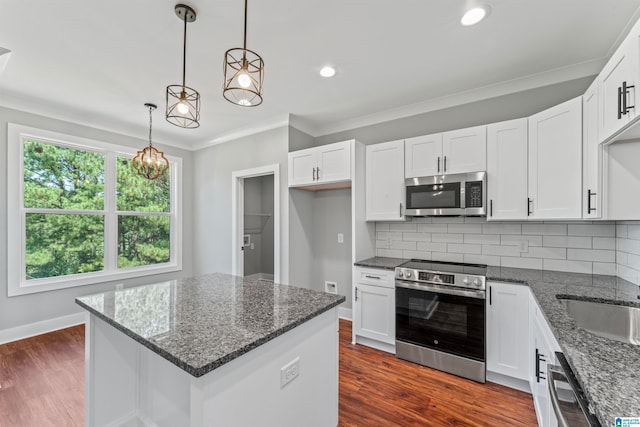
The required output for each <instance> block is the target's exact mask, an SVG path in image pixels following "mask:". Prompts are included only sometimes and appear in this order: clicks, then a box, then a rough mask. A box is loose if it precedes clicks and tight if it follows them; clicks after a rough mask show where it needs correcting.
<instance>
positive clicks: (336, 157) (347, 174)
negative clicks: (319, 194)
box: [316, 141, 351, 183]
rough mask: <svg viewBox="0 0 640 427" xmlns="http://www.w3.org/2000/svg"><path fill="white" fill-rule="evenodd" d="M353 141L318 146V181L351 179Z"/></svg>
mask: <svg viewBox="0 0 640 427" xmlns="http://www.w3.org/2000/svg"><path fill="white" fill-rule="evenodd" d="M350 142H351V141H344V142H338V143H335V144H329V145H324V146H321V147H317V166H316V167H317V169H316V182H317V183H325V182H333V181H345V180H349V179H351V144H350Z"/></svg>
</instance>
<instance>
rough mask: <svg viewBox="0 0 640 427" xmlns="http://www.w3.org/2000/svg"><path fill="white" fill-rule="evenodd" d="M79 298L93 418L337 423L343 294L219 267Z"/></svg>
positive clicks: (101, 422) (140, 422)
mask: <svg viewBox="0 0 640 427" xmlns="http://www.w3.org/2000/svg"><path fill="white" fill-rule="evenodd" d="M76 301H77V303H78V304H79V305H81V306H82V307H84V308H85V309H87V310H88V312H89V314H88V317H89V319H88V322H87V330H86V355H85V358H86V425H87V426H100V427H102V426H158V427H164V426H167V427H169V426H171V427H175V426H181V427H182V426H185V427H186V426H191V427H196V426H197V427H204V426H207V427H209V426H225V427H228V426H258V425H259V426H274V427H275V426H291V427H294V426H295V427H297V426H303V425H304V426H318V427H325V426H336V425H337V423H338V317H337V308H336V307H337V305H338V304H340V303H341V302H342V301H344V297H343V296H337V295H331V294H326V293H322V292H316V291H310V290H308V289H303V288H297V287H293V286H285V285H278V284H273V283H270V282H265V281H260V280H245V279H243V278H240V277H234V276H229V275H224V274H212V275H206V276H202V277H198V278H192V279H184V280H179V281H171V282H164V283H157V284H153V285H145V286H140V287H136V288H128V289H122V290H116V291H111V292H105V293H101V294H96V295H90V296H86V297H80V298H77V299H76ZM287 378H288V379H290V381H289V382H288V383H286V381H287ZM285 383H286V384H285Z"/></svg>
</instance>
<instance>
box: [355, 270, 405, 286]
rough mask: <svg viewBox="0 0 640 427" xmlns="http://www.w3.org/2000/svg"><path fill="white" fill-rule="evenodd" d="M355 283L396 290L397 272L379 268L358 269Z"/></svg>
mask: <svg viewBox="0 0 640 427" xmlns="http://www.w3.org/2000/svg"><path fill="white" fill-rule="evenodd" d="M355 273H356V274H354V281H355V282H356V283H363V284H367V285H374V286H383V287H385V288H395V272H394V271H393V270H382V269H379V268H356V269H355Z"/></svg>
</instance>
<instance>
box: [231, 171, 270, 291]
mask: <svg viewBox="0 0 640 427" xmlns="http://www.w3.org/2000/svg"><path fill="white" fill-rule="evenodd" d="M269 175H272V176H273V281H274V282H275V283H279V282H280V165H279V164H277V163H276V164H273V165H267V166H261V167H257V168H252V169H243V170H238V171H234V172H232V173H231V186H232V188H231V274H233V275H234V276H241V277H242V276H244V257H243V254H242V245H241V244H239V243H240V242H242V241H243V234H244V180H245V178H255V177H259V176H269Z"/></svg>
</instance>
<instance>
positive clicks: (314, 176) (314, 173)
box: [313, 168, 316, 181]
mask: <svg viewBox="0 0 640 427" xmlns="http://www.w3.org/2000/svg"><path fill="white" fill-rule="evenodd" d="M313 180H314V181H315V180H316V168H313Z"/></svg>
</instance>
